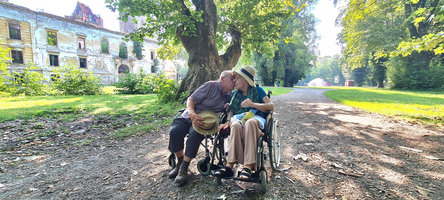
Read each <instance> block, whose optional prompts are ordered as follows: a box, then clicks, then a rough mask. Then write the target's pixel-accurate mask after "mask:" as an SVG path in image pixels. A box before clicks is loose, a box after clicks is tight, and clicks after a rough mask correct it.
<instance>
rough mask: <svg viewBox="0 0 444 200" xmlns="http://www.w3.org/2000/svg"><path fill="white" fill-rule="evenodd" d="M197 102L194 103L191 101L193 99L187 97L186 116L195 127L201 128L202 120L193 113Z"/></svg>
mask: <svg viewBox="0 0 444 200" xmlns="http://www.w3.org/2000/svg"><path fill="white" fill-rule="evenodd" d="M196 104H197V102H195V101H194V100H193V98H191V97H188V100H187V110H188V116H190V119H191V121H192V122H193V124H195V125H196V126H202V125H203V123H202V121H203V118H202V117H200V116H199V115H198V114H196V111H195V107H196Z"/></svg>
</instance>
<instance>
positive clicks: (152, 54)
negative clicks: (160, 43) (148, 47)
mask: <svg viewBox="0 0 444 200" xmlns="http://www.w3.org/2000/svg"><path fill="white" fill-rule="evenodd" d="M155 57H156V53H155V52H154V51H151V60H154V58H155Z"/></svg>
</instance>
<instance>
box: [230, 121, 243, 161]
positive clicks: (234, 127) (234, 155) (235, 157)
mask: <svg viewBox="0 0 444 200" xmlns="http://www.w3.org/2000/svg"><path fill="white" fill-rule="evenodd" d="M230 129H231V132H230V143H229V146H228V156H227V162H228V163H231V164H234V163H241V164H242V163H243V162H244V145H243V143H244V137H243V135H244V134H243V129H244V128H243V127H242V124H240V123H239V122H237V121H236V122H233V123H231V126H230ZM231 168H232V165H231Z"/></svg>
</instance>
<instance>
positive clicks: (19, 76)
mask: <svg viewBox="0 0 444 200" xmlns="http://www.w3.org/2000/svg"><path fill="white" fill-rule="evenodd" d="M14 82H15V83H17V84H22V83H25V75H24V74H23V73H17V72H14Z"/></svg>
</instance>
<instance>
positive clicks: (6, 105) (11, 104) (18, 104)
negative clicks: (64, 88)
mask: <svg viewBox="0 0 444 200" xmlns="http://www.w3.org/2000/svg"><path fill="white" fill-rule="evenodd" d="M81 99H82V98H69V99H53V100H35V101H32V100H30V101H7V100H6V101H2V102H0V110H3V109H11V108H29V107H35V106H49V105H54V104H59V103H72V102H76V101H80V100H81Z"/></svg>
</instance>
